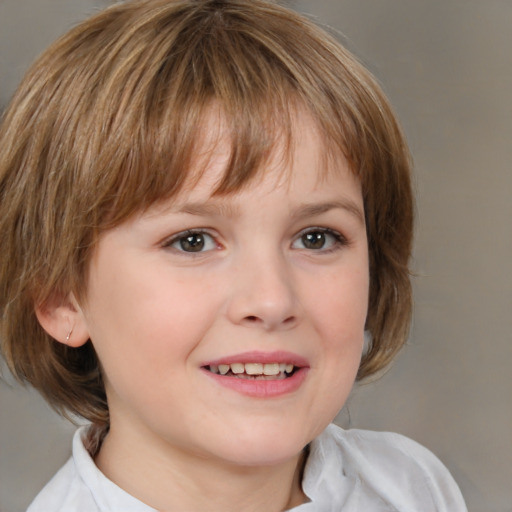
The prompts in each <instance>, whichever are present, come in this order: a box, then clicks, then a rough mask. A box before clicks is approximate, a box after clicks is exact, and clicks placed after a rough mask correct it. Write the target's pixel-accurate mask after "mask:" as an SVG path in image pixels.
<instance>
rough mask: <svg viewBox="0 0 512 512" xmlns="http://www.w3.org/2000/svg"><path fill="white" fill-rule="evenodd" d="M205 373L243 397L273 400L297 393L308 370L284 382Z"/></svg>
mask: <svg viewBox="0 0 512 512" xmlns="http://www.w3.org/2000/svg"><path fill="white" fill-rule="evenodd" d="M203 372H205V373H206V374H207V375H208V377H210V378H211V379H213V380H214V381H215V382H217V383H218V384H220V385H221V386H224V387H226V388H229V389H232V390H233V391H236V392H238V393H241V394H242V395H247V396H251V397H255V398H273V397H279V396H282V395H288V394H290V393H293V392H295V391H297V390H298V389H299V388H300V386H301V385H302V383H303V382H304V379H305V378H306V375H307V373H308V368H299V369H298V370H296V371H295V372H294V373H293V375H292V376H291V377H286V378H285V379H282V380H257V379H240V378H237V377H227V376H225V375H220V374H218V373H212V372H210V371H208V370H204V369H203Z"/></svg>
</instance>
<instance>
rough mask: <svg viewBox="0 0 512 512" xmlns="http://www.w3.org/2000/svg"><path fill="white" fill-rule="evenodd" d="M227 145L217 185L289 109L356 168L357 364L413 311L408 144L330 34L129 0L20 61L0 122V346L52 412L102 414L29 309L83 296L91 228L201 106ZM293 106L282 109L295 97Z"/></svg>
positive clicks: (184, 135) (133, 196)
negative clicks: (362, 301) (361, 267)
mask: <svg viewBox="0 0 512 512" xmlns="http://www.w3.org/2000/svg"><path fill="white" fill-rule="evenodd" d="M212 102H215V103H216V104H218V105H220V107H221V109H222V112H223V114H224V115H225V117H226V119H227V122H228V125H229V130H230V131H231V138H232V153H231V159H230V162H229V164H228V166H227V168H226V171H225V176H224V179H223V181H222V182H221V183H220V185H219V189H218V192H219V193H229V192H233V191H236V190H238V189H240V188H241V187H242V186H244V185H245V184H246V183H247V182H248V181H249V180H250V179H252V178H253V176H255V175H256V174H257V173H258V172H259V171H260V170H261V168H262V166H261V163H262V162H263V161H264V159H265V158H267V157H268V156H269V154H270V152H271V150H272V146H273V144H274V142H275V141H276V139H277V138H278V136H281V135H283V134H284V135H285V136H288V138H289V137H290V136H291V134H292V133H293V130H292V117H293V110H294V108H295V107H296V106H297V105H301V106H303V107H305V108H306V109H307V111H308V112H309V113H310V114H311V115H312V116H313V118H314V119H315V120H316V122H317V124H318V127H319V129H320V130H321V133H322V134H323V137H324V139H325V141H326V149H328V150H329V151H330V152H333V151H334V152H336V151H340V150H341V151H342V152H343V154H344V155H345V157H346V158H347V159H348V161H349V163H350V166H351V168H352V169H353V172H354V173H355V174H356V175H357V176H358V177H359V179H360V181H361V184H362V190H363V197H364V205H365V214H366V223H367V233H368V241H369V251H370V299H369V300H370V302H369V312H368V318H367V329H368V331H369V332H370V334H371V342H370V345H369V348H368V351H367V352H366V353H365V354H364V355H363V358H362V361H361V365H360V369H359V375H358V377H359V378H363V377H365V376H368V375H372V374H374V373H375V372H377V371H378V370H380V369H382V368H383V367H384V366H386V365H387V364H388V363H389V362H390V360H391V359H392V358H393V356H394V355H395V354H396V352H397V350H398V349H399V348H400V347H401V346H402V345H403V343H404V342H405V340H406V336H407V334H408V328H409V320H410V314H411V288H410V282H409V273H408V260H409V256H410V251H411V240H412V217H413V215H412V210H413V205H412V194H411V185H410V161H409V154H408V150H407V147H406V144H405V142H404V139H403V136H402V134H401V132H400V129H399V127H398V125H397V122H396V120H395V117H394V115H393V113H392V111H391V109H390V107H389V104H388V102H387V100H386V99H385V97H384V96H383V93H382V92H381V90H380V88H379V86H378V85H377V84H376V82H375V81H374V79H373V78H372V77H371V76H370V75H369V73H368V72H367V71H366V70H365V69H364V68H363V67H362V66H361V65H360V64H359V63H358V62H357V61H356V60H355V59H354V57H353V56H351V55H350V54H349V53H348V52H347V51H346V50H345V49H344V48H343V47H342V46H341V45H340V44H339V43H337V42H336V41H335V39H334V38H332V37H331V36H330V35H328V34H327V33H326V32H324V31H323V30H321V29H319V28H318V27H317V26H316V25H314V24H313V23H311V22H310V21H308V20H307V19H305V18H303V17H301V16H299V15H298V14H296V13H294V12H292V11H290V10H288V9H285V8H283V7H280V6H278V5H276V4H274V3H271V2H267V1H263V0H138V1H137V0H136V1H129V2H125V3H122V4H118V5H114V6H112V7H110V8H108V9H106V10H105V11H103V12H101V13H99V14H98V15H96V16H95V17H93V18H91V19H89V20H87V21H85V22H84V23H81V24H80V25H78V26H77V27H76V28H74V29H73V30H71V31H70V32H69V33H68V34H66V35H65V36H63V37H62V38H61V39H60V40H58V41H57V42H56V43H55V44H54V45H53V46H52V47H50V48H49V49H48V50H47V51H46V52H45V53H44V54H43V55H42V56H41V57H40V58H39V60H38V61H37V62H36V63H35V64H34V66H33V67H32V68H31V70H30V71H29V72H28V74H27V75H26V77H25V79H24V80H23V82H22V83H21V85H20V87H19V89H18V91H17V93H16V94H15V96H14V98H13V100H12V103H11V105H10V108H9V109H8V111H7V112H6V114H5V117H4V120H3V124H2V127H1V128H0V148H1V157H0V237H1V239H0V246H1V256H0V313H1V343H2V345H1V347H2V352H3V355H4V357H5V359H6V361H7V363H8V365H9V367H10V369H11V371H12V372H13V373H14V374H15V375H16V376H17V377H18V378H19V379H20V380H22V381H29V382H30V383H32V384H33V385H34V386H35V387H36V388H37V389H39V390H40V391H41V393H42V394H43V396H45V397H46V398H47V400H48V401H49V402H50V403H51V404H52V405H53V406H54V407H55V408H57V409H58V410H60V411H61V412H64V413H66V412H71V413H73V414H78V415H81V416H83V417H85V418H88V419H89V420H91V421H93V422H95V423H97V424H103V425H105V424H107V423H108V407H107V403H106V398H105V391H104V386H103V382H102V377H101V372H100V370H99V364H98V361H97V358H96V354H95V352H94V348H93V346H92V344H91V342H90V341H89V342H87V343H86V344H85V345H84V346H82V347H79V348H70V347H68V346H67V345H65V344H62V343H57V342H56V341H55V340H53V339H52V338H51V337H50V336H48V335H47V334H46V333H45V332H44V331H43V329H42V328H41V327H40V325H39V323H38V321H37V319H36V316H35V313H34V305H40V304H44V303H45V302H47V301H49V300H50V299H51V298H52V297H54V296H55V295H58V294H62V295H67V294H69V293H70V292H73V293H74V294H75V295H76V297H77V298H78V299H79V301H80V300H81V299H83V298H84V296H85V291H86V290H85V287H86V282H87V271H88V265H89V262H90V259H91V254H92V251H93V250H94V248H95V243H96V242H97V239H98V236H99V235H100V234H101V233H102V232H104V231H105V230H107V229H110V228H112V227H114V226H116V225H119V224H120V223H122V222H123V221H125V220H126V219H127V218H129V217H130V216H131V215H133V214H134V213H135V212H138V211H141V210H143V209H145V208H147V207H148V206H150V205H152V204H154V203H155V202H156V201H159V200H162V199H165V198H170V197H173V196H174V195H175V194H176V193H177V192H179V191H180V189H181V188H182V187H183V184H184V182H185V180H186V178H187V171H186V170H187V169H189V168H190V164H191V161H192V159H193V157H194V154H195V145H196V144H197V140H198V135H199V131H200V126H201V120H202V119H203V118H204V116H205V113H206V111H207V109H208V108H209V107H210V106H211V105H212ZM294 106H295V107H294Z"/></svg>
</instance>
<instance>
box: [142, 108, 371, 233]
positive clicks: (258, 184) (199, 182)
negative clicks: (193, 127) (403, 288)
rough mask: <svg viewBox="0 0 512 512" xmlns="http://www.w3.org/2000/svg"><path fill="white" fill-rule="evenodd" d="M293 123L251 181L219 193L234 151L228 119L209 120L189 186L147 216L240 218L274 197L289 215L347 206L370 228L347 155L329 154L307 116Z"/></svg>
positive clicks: (298, 116) (300, 115) (298, 115)
mask: <svg viewBox="0 0 512 512" xmlns="http://www.w3.org/2000/svg"><path fill="white" fill-rule="evenodd" d="M293 120H294V123H293V130H292V132H291V134H290V135H291V136H290V137H288V138H287V137H286V135H285V134H284V133H280V134H278V136H276V138H275V140H274V141H273V145H272V150H271V151H270V152H269V154H268V156H267V158H265V159H264V160H263V161H262V162H261V163H260V165H259V167H258V169H257V170H256V173H255V174H254V175H253V176H252V177H251V178H250V179H247V180H246V181H245V182H244V183H243V184H242V185H241V186H240V187H237V188H234V189H231V190H219V189H220V187H221V186H222V182H223V181H224V180H226V174H227V173H229V172H230V169H229V164H230V159H231V156H232V153H233V151H234V148H233V142H232V139H231V137H230V131H229V129H228V124H227V123H226V119H225V117H224V116H223V114H222V113H220V112H214V113H211V114H210V115H209V117H207V118H205V120H204V126H203V132H202V140H201V143H200V144H199V145H198V151H197V154H196V158H195V161H194V162H193V165H192V166H191V167H192V168H191V170H190V171H189V176H188V179H187V182H186V183H185V185H184V187H183V188H182V189H181V190H180V192H179V193H178V194H177V195H176V196H174V197H172V198H170V199H168V200H165V201H163V202H161V203H159V204H156V205H154V206H153V207H151V208H150V209H149V211H146V212H145V213H146V214H149V216H151V215H152V214H153V213H156V214H158V213H160V212H162V211H171V212H173V211H174V212H180V213H188V214H192V215H199V216H201V215H202V216H210V215H212V216H217V215H221V216H229V217H235V216H237V215H238V214H240V212H241V211H242V210H243V209H244V207H245V206H248V205H249V203H250V204H251V205H253V206H254V205H257V204H260V205H263V204H264V203H265V201H266V198H268V197H270V196H272V197H273V198H274V199H275V198H279V199H278V200H279V201H281V203H282V207H283V209H284V210H286V209H290V211H292V210H301V211H303V212H308V213H309V214H314V213H319V212H320V210H319V208H320V206H319V205H323V206H322V207H321V208H325V207H326V205H330V206H329V207H340V206H341V207H343V208H344V209H346V210H349V211H350V212H351V213H353V214H354V215H355V216H356V217H358V218H359V220H360V221H362V222H363V223H364V208H363V199H362V192H361V184H360V182H359V179H358V178H357V176H356V175H355V173H354V172H352V169H351V168H350V166H349V164H348V162H347V160H346V158H345V157H344V156H343V154H342V153H341V151H338V152H337V153H336V154H333V153H332V152H331V153H330V152H329V151H328V150H326V141H325V140H324V138H323V137H322V134H321V131H320V130H319V129H318V127H317V124H316V122H315V120H314V119H313V117H312V116H311V115H309V114H308V113H307V112H306V111H297V112H295V113H294V119H293ZM233 171H234V172H236V169H234V170H233V169H232V170H231V172H233Z"/></svg>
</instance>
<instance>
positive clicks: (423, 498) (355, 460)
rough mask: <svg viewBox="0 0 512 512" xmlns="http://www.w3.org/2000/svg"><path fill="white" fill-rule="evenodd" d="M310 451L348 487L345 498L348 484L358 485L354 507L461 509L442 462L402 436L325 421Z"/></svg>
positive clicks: (444, 511) (448, 511)
mask: <svg viewBox="0 0 512 512" xmlns="http://www.w3.org/2000/svg"><path fill="white" fill-rule="evenodd" d="M311 455H312V458H313V459H316V460H317V463H318V462H319V463H320V464H322V465H325V464H326V465H327V466H328V467H330V470H329V471H330V473H333V472H334V473H336V472H337V473H338V478H339V479H340V483H341V480H343V482H344V484H345V485H346V487H347V489H352V490H348V491H347V492H351V493H352V496H351V499H355V498H354V493H355V491H353V489H357V490H358V491H357V492H359V496H358V497H357V499H358V500H359V501H358V503H359V506H361V505H362V504H363V503H365V504H366V503H368V506H370V505H371V504H377V503H380V504H385V505H386V506H388V507H389V510H404V511H405V510H415V511H429V512H431V511H436V512H465V511H466V506H465V504H464V500H463V498H462V495H461V493H460V490H459V488H458V486H457V484H456V483H455V481H454V480H453V478H452V476H451V475H450V473H449V471H448V470H447V469H446V467H445V466H444V465H443V464H442V463H441V462H440V460H439V459H438V458H437V457H436V456H435V455H434V454H433V453H432V452H430V451H429V450H427V449H426V448H425V447H423V446H421V445H420V444H418V443H416V442H415V441H412V440H411V439H409V438H407V437H404V436H402V435H399V434H394V433H390V432H371V431H368V430H358V429H353V430H343V429H341V428H339V427H336V426H334V425H330V426H329V427H328V428H327V429H326V430H325V432H323V433H322V434H321V435H320V436H319V437H318V438H317V439H316V440H315V441H314V442H313V443H312V445H311ZM328 478H331V479H332V478H333V476H330V477H328ZM334 478H336V477H334ZM379 510H388V508H385V509H383V508H380V509H379Z"/></svg>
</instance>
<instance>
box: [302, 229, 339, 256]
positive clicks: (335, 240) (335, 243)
mask: <svg viewBox="0 0 512 512" xmlns="http://www.w3.org/2000/svg"><path fill="white" fill-rule="evenodd" d="M314 233H320V234H322V235H328V236H330V237H332V238H333V242H332V246H331V247H329V248H327V249H326V248H320V249H310V248H309V249H308V248H307V247H306V248H304V249H305V250H310V251H312V252H319V253H321V254H330V253H332V252H335V251H338V250H339V249H341V248H343V247H346V246H347V245H348V241H347V239H346V238H345V237H344V236H343V235H342V234H341V233H340V232H339V231H335V230H334V229H330V228H323V227H319V226H317V227H310V228H306V229H304V230H302V231H301V232H300V233H299V234H298V236H297V237H296V238H295V240H294V242H293V243H295V242H297V241H299V240H303V237H305V236H307V235H309V234H314ZM292 245H293V244H292Z"/></svg>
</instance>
